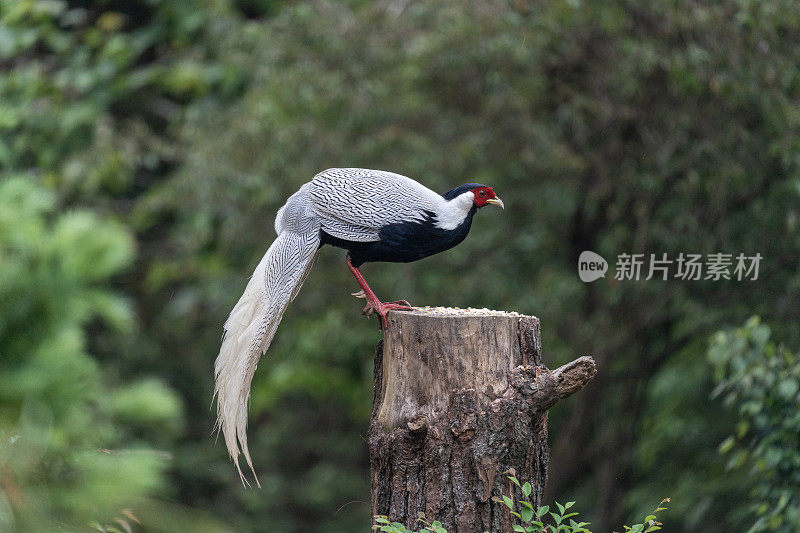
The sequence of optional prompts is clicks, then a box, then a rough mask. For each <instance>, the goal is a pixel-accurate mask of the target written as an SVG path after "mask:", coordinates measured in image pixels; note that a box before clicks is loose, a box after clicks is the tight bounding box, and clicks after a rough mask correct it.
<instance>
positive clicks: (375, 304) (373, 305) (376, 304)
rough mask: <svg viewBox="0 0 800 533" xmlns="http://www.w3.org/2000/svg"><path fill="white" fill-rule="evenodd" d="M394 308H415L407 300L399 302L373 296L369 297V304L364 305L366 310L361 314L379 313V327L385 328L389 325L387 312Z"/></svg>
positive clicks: (400, 309)
mask: <svg viewBox="0 0 800 533" xmlns="http://www.w3.org/2000/svg"><path fill="white" fill-rule="evenodd" d="M392 310H397V311H413V310H414V308H413V307H411V305H410V304H409V303H408V302H407V301H405V300H399V301H397V302H381V301H379V300H377V299H375V300H373V299H371V298H367V305H366V306H365V307H364V310H363V311H362V312H361V314H363V315H367V316H369V315H371V314H373V313H375V314H377V315H378V317H379V318H380V321H379V323H378V327H381V328H382V329H384V330H385V329H386V328H387V327H388V325H389V324H388V322H387V321H386V313H388V312H389V311H392Z"/></svg>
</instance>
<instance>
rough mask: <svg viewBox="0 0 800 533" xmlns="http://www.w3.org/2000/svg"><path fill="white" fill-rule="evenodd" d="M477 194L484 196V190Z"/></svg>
mask: <svg viewBox="0 0 800 533" xmlns="http://www.w3.org/2000/svg"><path fill="white" fill-rule="evenodd" d="M478 194H479V195H480V197H481V198H483V197H484V196H486V191H481V192H479V193H478Z"/></svg>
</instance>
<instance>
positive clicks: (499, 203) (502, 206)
mask: <svg viewBox="0 0 800 533" xmlns="http://www.w3.org/2000/svg"><path fill="white" fill-rule="evenodd" d="M486 203H487V204H494V205H496V206H497V207H499V208H500V209H505V208H506V204H504V203H503V200H501V199H500V198H497V197H494V198H489V199H488V200H486Z"/></svg>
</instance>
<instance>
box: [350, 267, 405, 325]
mask: <svg viewBox="0 0 800 533" xmlns="http://www.w3.org/2000/svg"><path fill="white" fill-rule="evenodd" d="M347 268H349V269H350V272H352V273H353V276H354V277H355V278H356V281H357V282H358V286H359V287H361V293H356V295H357V296H362V295H363V297H364V298H366V299H367V305H366V307H364V311H363V314H365V315H371V314H372V313H373V312H374V313H377V314H378V315H379V316H380V318H381V325H382V326H383V327H384V329H385V328H386V327H387V325H388V324H387V322H386V313H387V312H389V311H391V310H392V309H398V310H400V311H411V310H412V309H414V308H413V307H411V306H410V305H409V303H408V302H407V301H405V300H399V301H397V302H387V303H384V302H381V301H380V300H378V297H377V296H375V293H374V292H372V289H370V288H369V285H368V284H367V280H366V279H364V275H363V274H362V273H361V271H360V270H359V269H358V268H356V267H354V266H353V263H351V262H350V258H349V257H348V258H347Z"/></svg>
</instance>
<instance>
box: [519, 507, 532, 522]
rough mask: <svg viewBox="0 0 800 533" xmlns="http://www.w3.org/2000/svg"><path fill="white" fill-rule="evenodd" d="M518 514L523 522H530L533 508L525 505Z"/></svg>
mask: <svg viewBox="0 0 800 533" xmlns="http://www.w3.org/2000/svg"><path fill="white" fill-rule="evenodd" d="M520 514H521V515H522V521H523V522H530V521H531V520H533V510H532V509H528V508H527V507H526V508H524V509H522V512H521V513H520Z"/></svg>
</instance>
